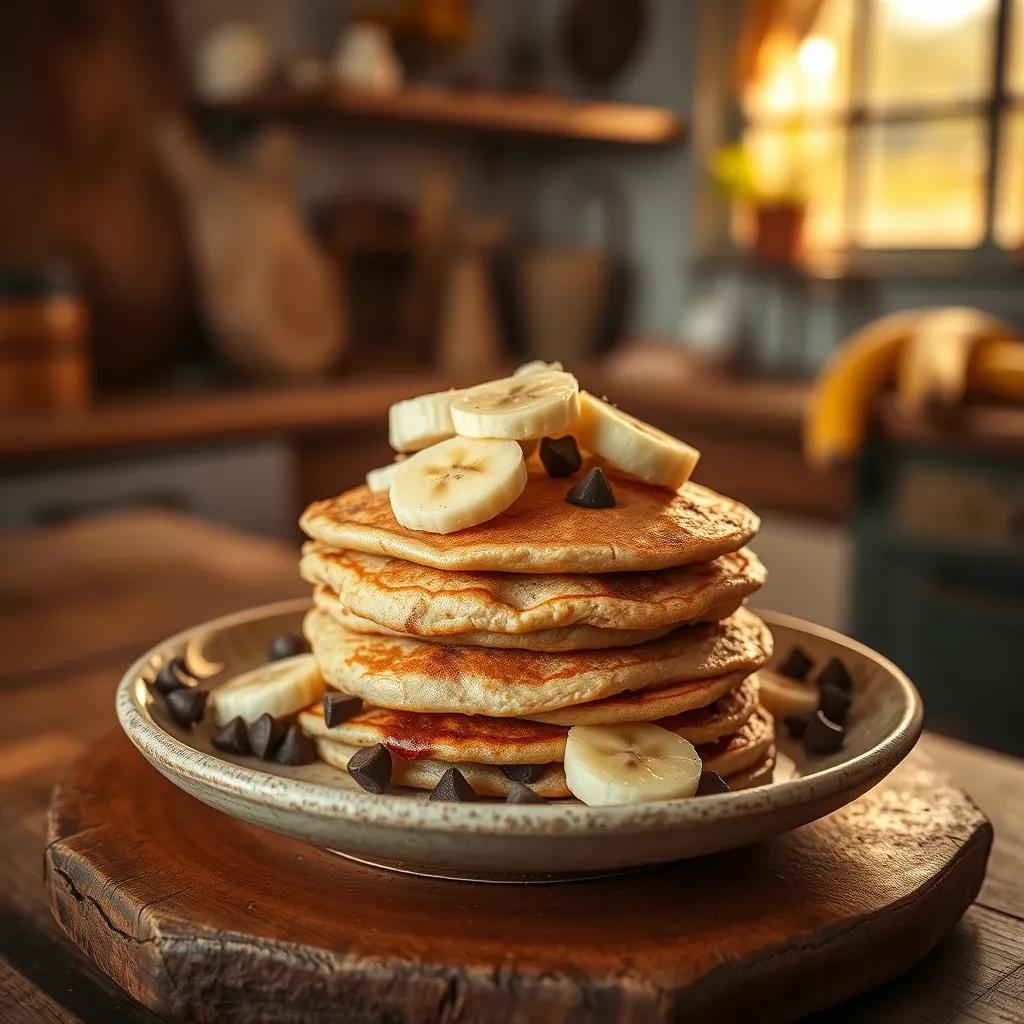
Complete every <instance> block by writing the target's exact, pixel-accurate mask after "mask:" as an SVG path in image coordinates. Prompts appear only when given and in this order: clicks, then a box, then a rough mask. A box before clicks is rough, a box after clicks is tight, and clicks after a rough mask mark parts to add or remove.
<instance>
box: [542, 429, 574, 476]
mask: <svg viewBox="0 0 1024 1024" xmlns="http://www.w3.org/2000/svg"><path fill="white" fill-rule="evenodd" d="M540 461H541V462H543V463H544V469H545V470H546V471H547V474H548V476H551V477H563V476H572V475H573V473H575V472H576V471H577V470H578V469H579V468H580V466H582V465H583V459H582V458H581V456H580V450H579V448H577V447H576V438H575V437H573V436H572V434H566V435H565V437H544V438H541V442H540Z"/></svg>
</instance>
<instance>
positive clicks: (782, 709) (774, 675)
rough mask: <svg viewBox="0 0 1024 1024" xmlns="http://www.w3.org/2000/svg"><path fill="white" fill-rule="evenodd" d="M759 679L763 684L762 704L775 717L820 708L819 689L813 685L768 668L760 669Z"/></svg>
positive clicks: (761, 690)
mask: <svg viewBox="0 0 1024 1024" xmlns="http://www.w3.org/2000/svg"><path fill="white" fill-rule="evenodd" d="M757 679H758V682H759V683H760V684H761V688H760V694H761V703H762V704H763V705H764V706H765V707H766V708H767V709H768V710H769V711H770V712H771V713H772V714H773V715H792V714H797V713H799V712H801V711H814V709H815V708H816V707H817V706H818V698H819V696H820V695H819V693H818V688H817V687H816V686H814V685H812V684H811V683H802V682H800V680H799V679H790V678H789V676H784V675H782V674H781V673H780V672H773V671H772V670H771V669H767V668H762V669H758V672H757Z"/></svg>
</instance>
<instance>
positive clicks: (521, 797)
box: [505, 782, 544, 804]
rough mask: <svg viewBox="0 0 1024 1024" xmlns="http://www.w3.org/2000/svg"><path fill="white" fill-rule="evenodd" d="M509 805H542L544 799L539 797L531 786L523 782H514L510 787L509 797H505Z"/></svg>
mask: <svg viewBox="0 0 1024 1024" xmlns="http://www.w3.org/2000/svg"><path fill="white" fill-rule="evenodd" d="M505 803H507V804H542V803H544V797H542V796H537V794H536V793H534V791H533V790H532V789H530V787H529V786H524V785H523V784H522V783H521V782H513V783H512V785H511V786H510V787H509V791H508V796H506V797H505Z"/></svg>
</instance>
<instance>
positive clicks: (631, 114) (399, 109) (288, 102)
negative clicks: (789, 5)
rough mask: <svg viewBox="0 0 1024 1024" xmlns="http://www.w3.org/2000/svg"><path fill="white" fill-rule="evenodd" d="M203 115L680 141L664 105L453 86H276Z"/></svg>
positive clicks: (572, 138) (205, 106)
mask: <svg viewBox="0 0 1024 1024" xmlns="http://www.w3.org/2000/svg"><path fill="white" fill-rule="evenodd" d="M197 110H198V111H199V113H200V114H201V115H202V116H203V117H204V118H205V119H208V120H217V121H221V120H225V119H230V120H235V119H239V118H245V119H254V120H260V119H263V118H288V119H294V120H310V119H315V120H319V121H323V120H358V121H364V122H374V121H377V122H381V123H384V124H393V125H420V126H422V127H424V128H430V129H438V128H440V129H447V130H450V131H461V132H472V133H477V134H481V135H506V136H513V137H516V138H519V139H524V138H530V137H533V138H543V139H548V140H552V139H562V140H565V141H567V142H605V143H614V144H618V145H629V146H667V145H670V144H671V143H674V142H676V141H678V140H679V139H681V138H682V136H683V134H684V130H685V126H684V122H683V120H682V118H680V117H679V116H678V115H677V114H676V113H674V112H673V111H671V110H667V109H664V108H661V107H648V106H638V105H633V104H624V103H603V102H583V101H579V100H571V99H565V98H562V97H556V96H549V95H543V94H522V95H517V94H510V93H502V92H493V91H490V90H478V89H466V90H452V89H443V88H437V87H427V86H417V87H411V88H407V89H404V90H403V91H402V92H399V93H396V94H393V95H385V96H374V95H372V94H369V93H359V92H353V91H351V90H345V89H341V88H336V87H330V88H323V89H316V90H311V91H296V90H293V89H286V88H279V89H271V90H268V91H265V92H262V93H260V94H259V95H257V96H254V97H252V98H248V99H245V100H239V101H237V102H231V103H216V104H211V103H202V102H199V103H198V104H197Z"/></svg>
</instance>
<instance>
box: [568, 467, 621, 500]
mask: <svg viewBox="0 0 1024 1024" xmlns="http://www.w3.org/2000/svg"><path fill="white" fill-rule="evenodd" d="M565 500H566V501H567V502H569V504H570V505H579V507H580V508H614V507H615V495H614V494H612V487H611V484H609V483H608V477H606V476H605V475H604V470H603V469H602V468H601V467H600V466H595V467H594V468H593V469H592V470H591V471H590V472H589V473H588V474H587V475H586V476H585V477H584V478H583V479H582V480H581V481H580V482H579V483H578V484H574V485H573V486H572V487H570V488H569V491H568V493H567V494H566V496H565Z"/></svg>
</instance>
